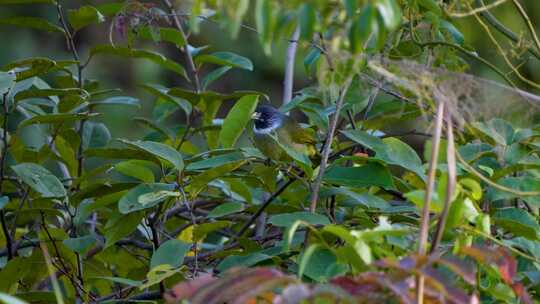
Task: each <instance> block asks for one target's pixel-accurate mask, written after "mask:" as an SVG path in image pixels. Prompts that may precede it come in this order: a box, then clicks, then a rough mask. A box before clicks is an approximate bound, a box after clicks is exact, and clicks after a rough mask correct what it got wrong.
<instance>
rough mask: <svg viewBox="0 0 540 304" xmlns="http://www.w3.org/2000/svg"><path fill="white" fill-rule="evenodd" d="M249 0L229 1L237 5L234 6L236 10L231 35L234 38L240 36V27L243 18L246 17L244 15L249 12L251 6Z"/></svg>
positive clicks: (233, 8)
mask: <svg viewBox="0 0 540 304" xmlns="http://www.w3.org/2000/svg"><path fill="white" fill-rule="evenodd" d="M249 2H250V0H238V1H234V2H229V5H235V7H232V8H231V9H232V11H233V12H234V15H233V18H232V23H231V26H230V28H231V36H232V38H233V39H236V38H237V37H238V33H239V32H240V28H241V26H242V19H243V18H244V15H245V14H246V13H247V10H248V8H249Z"/></svg>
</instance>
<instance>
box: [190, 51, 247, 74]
mask: <svg viewBox="0 0 540 304" xmlns="http://www.w3.org/2000/svg"><path fill="white" fill-rule="evenodd" d="M195 62H197V63H213V64H217V65H224V66H230V67H233V68H240V69H244V70H248V71H252V70H253V63H251V60H249V59H248V58H246V57H243V56H240V55H237V54H235V53H231V52H216V53H213V54H210V55H199V56H197V57H196V58H195Z"/></svg>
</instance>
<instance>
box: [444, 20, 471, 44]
mask: <svg viewBox="0 0 540 304" xmlns="http://www.w3.org/2000/svg"><path fill="white" fill-rule="evenodd" d="M440 22H441V28H443V29H445V30H447V31H448V32H449V33H450V35H452V38H453V39H454V41H455V42H456V43H457V44H459V45H463V44H464V43H465V37H464V36H463V34H462V33H461V32H460V31H459V30H458V29H457V28H456V27H455V26H454V25H453V24H452V23H450V22H448V21H446V20H442V19H441V20H440Z"/></svg>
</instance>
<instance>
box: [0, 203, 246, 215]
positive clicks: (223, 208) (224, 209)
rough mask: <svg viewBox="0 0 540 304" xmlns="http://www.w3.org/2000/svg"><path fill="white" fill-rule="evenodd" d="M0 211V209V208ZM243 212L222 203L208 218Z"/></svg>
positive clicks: (236, 204)
mask: <svg viewBox="0 0 540 304" xmlns="http://www.w3.org/2000/svg"><path fill="white" fill-rule="evenodd" d="M0 209H1V208H0ZM242 210H244V204H242V203H238V202H232V203H223V204H220V205H219V206H217V207H216V208H214V209H212V211H210V213H208V217H209V218H216V217H222V216H225V215H229V214H233V213H237V212H240V211H242Z"/></svg>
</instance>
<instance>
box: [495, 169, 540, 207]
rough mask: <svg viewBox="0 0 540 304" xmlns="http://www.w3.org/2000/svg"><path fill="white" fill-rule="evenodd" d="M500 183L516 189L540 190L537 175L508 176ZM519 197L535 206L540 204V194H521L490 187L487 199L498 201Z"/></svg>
mask: <svg viewBox="0 0 540 304" xmlns="http://www.w3.org/2000/svg"><path fill="white" fill-rule="evenodd" d="M498 183H499V184H501V185H503V186H506V187H508V188H510V189H516V190H518V191H539V190H540V180H539V179H538V178H535V177H530V176H520V177H506V178H503V179H501V180H499V181H498ZM513 198H519V199H522V200H524V201H525V202H527V203H528V204H531V205H533V206H540V195H539V196H519V195H517V194H515V193H511V192H507V191H500V190H497V189H495V188H491V187H490V188H488V191H487V199H488V200H489V201H497V200H502V199H513Z"/></svg>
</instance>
